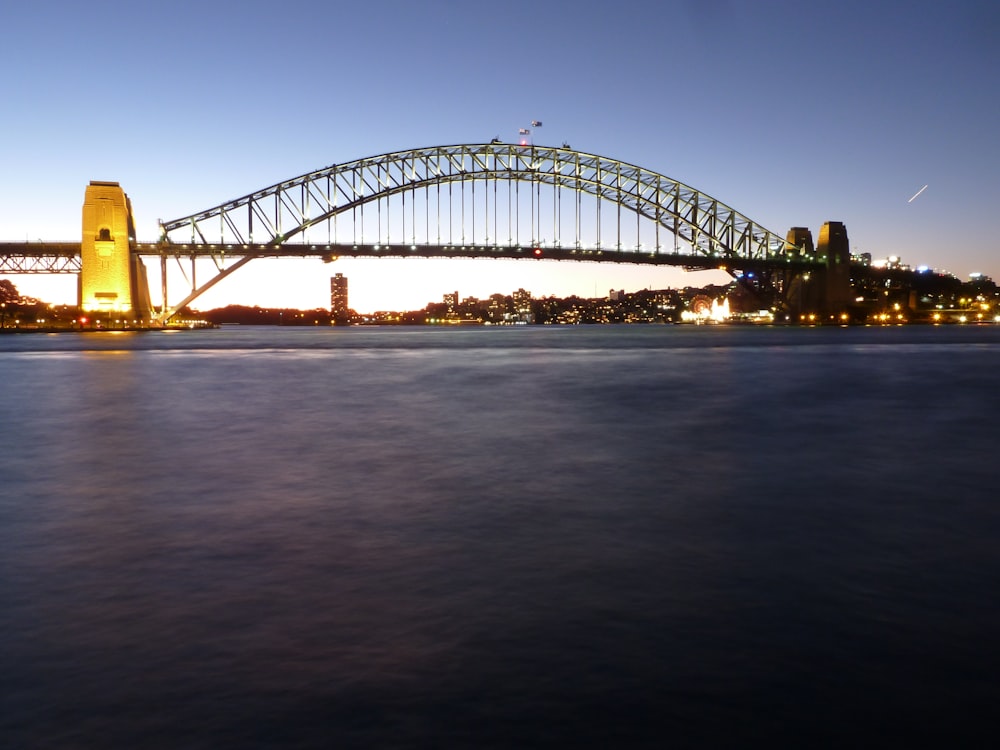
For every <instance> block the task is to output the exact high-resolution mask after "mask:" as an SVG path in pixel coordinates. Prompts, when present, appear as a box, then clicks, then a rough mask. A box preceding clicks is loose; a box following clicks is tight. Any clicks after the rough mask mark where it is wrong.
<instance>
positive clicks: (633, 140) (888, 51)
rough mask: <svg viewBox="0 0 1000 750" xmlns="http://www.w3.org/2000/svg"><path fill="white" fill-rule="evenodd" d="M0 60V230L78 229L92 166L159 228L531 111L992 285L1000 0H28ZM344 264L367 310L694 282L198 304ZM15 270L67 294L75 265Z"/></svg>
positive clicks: (312, 265)
mask: <svg viewBox="0 0 1000 750" xmlns="http://www.w3.org/2000/svg"><path fill="white" fill-rule="evenodd" d="M12 6H13V7H12ZM0 63H2V71H3V73H2V79H0V112H2V116H0V164H2V168H3V178H4V179H3V180H2V181H0V240H8V241H9V240H23V239H25V238H27V239H30V240H36V239H47V240H61V239H77V238H78V237H79V232H80V207H81V204H82V201H83V193H84V188H85V186H86V185H87V183H88V182H89V181H90V180H94V179H98V180H115V181H118V182H120V183H121V184H122V186H123V187H124V188H125V190H126V191H127V192H128V193H129V196H130V197H131V199H132V203H133V208H134V211H135V214H136V220H137V228H138V234H139V236H140V238H148V239H153V238H155V236H156V234H157V224H156V222H157V219H164V220H166V219H172V218H176V217H178V216H183V215H187V214H189V213H192V212H195V211H198V210H200V209H205V208H209V207H211V206H215V205H217V204H219V203H222V202H223V201H225V200H228V199H231V198H234V197H237V196H240V195H244V194H246V193H250V192H253V191H254V190H257V189H259V188H263V187H265V186H267V185H270V184H273V183H275V182H278V181H280V180H283V179H286V178H289V177H293V176H295V175H298V174H302V173H306V172H310V171H312V170H314V169H318V168H320V167H323V166H326V165H328V164H333V163H338V162H345V161H351V160H353V159H356V158H359V157H363V156H369V155H374V154H380V153H384V152H388V151H394V150H398V149H405V148H411V147H420V146H433V145H443V144H451V143H472V142H482V141H486V140H489V139H490V138H492V137H493V136H495V135H499V136H500V137H501V138H504V139H510V140H513V139H514V138H515V137H516V133H517V129H518V128H519V127H525V126H526V125H527V124H528V122H529V121H530V120H532V119H538V120H542V121H543V122H544V126H543V128H542V129H541V130H540V131H539V132H538V134H537V137H536V139H535V140H536V143H541V144H556V145H558V144H560V143H562V142H568V143H570V144H572V145H573V146H574V147H575V148H579V149H581V150H584V151H588V152H591V153H597V154H601V155H604V156H608V157H612V158H616V159H620V160H622V161H626V162H631V163H635V164H638V165H641V166H643V167H646V168H648V169H651V170H654V171H657V172H660V173H662V174H665V175H667V176H669V177H671V178H674V179H677V180H680V181H682V182H685V183H687V184H689V185H691V186H693V187H695V188H698V189H699V190H701V191H703V192H705V193H708V194H710V195H712V196H714V197H716V198H718V199H719V200H721V201H723V202H725V203H727V204H729V205H730V206H733V207H734V208H736V209H737V210H739V211H740V212H741V213H743V214H745V215H747V216H749V217H751V218H753V219H754V220H755V221H758V222H759V223H761V224H763V225H764V226H766V227H768V228H770V229H772V230H774V231H778V232H781V233H784V232H785V231H787V229H788V228H789V227H791V226H808V227H810V228H811V229H812V230H813V233H814V235H817V234H818V231H819V227H820V226H821V225H822V223H823V222H824V221H828V220H834V221H842V222H844V223H845V224H846V225H847V230H848V233H849V237H850V241H851V245H852V248H854V249H856V250H857V251H867V252H871V253H872V254H873V255H874V256H876V257H886V256H889V255H899V256H902V257H903V259H904V260H905V261H907V262H910V263H912V264H913V265H918V264H927V265H929V266H932V267H935V268H939V269H945V270H948V271H951V272H952V273H955V274H956V275H959V276H962V277H965V276H967V275H968V274H969V273H970V272H973V271H979V272H984V273H987V274H989V275H991V276H993V277H994V278H995V279H1000V246H998V245H1000V243H998V240H997V232H996V230H995V228H994V213H995V211H996V204H997V198H998V197H1000V189H998V187H997V184H998V183H997V180H998V175H1000V145H998V142H997V137H998V134H1000V94H998V92H1000V6H998V5H997V4H996V3H990V2H974V1H972V0H957V1H956V2H952V3H949V4H945V3H941V2H926V1H925V0H914V1H912V2H895V1H890V2H877V3H873V2H856V1H855V0H846V1H841V2H836V3H832V2H831V3H827V2H787V1H785V0H773V1H769V0H758V1H757V2H737V1H736V0H663V1H661V2H644V1H636V0H632V1H630V0H620V1H619V2H614V3H609V2H600V3H598V2H590V1H589V0H584V1H582V2H575V3H568V2H546V0H535V1H534V2H521V1H520V0H509V1H507V2H502V3H468V2H443V1H442V0H428V1H427V2H421V3H416V2H398V1H397V0H383V1H382V2H379V3H357V2H351V3H347V2H343V3H341V2H317V1H315V0H286V1H285V2H282V3H274V2H260V1H259V0H244V1H243V2H239V3H235V2H213V1H212V0H202V1H201V2H188V1H187V0H179V1H177V2H172V3H148V4H146V3H136V2H117V1H112V2H102V1H101V0H94V1H93V2H89V3H83V2H68V1H64V0H60V1H56V2H46V0H38V1H37V2H34V3H31V4H28V3H16V4H8V5H6V6H5V7H4V9H3V10H2V11H0ZM925 184H926V185H928V188H927V190H925V191H924V193H923V194H922V195H921V196H920V197H919V198H917V199H916V200H914V201H913V202H912V203H908V202H907V201H908V199H909V198H910V196H912V195H913V194H914V193H915V192H916V191H917V190H919V189H920V188H921V187H922V186H923V185H925ZM153 265H156V264H153ZM157 270H158V269H155V268H151V271H153V272H155V271H157ZM335 271H340V272H342V273H345V274H346V275H347V276H348V277H349V278H350V283H351V302H352V306H354V307H356V308H357V309H359V310H361V311H371V310H375V309H386V308H412V307H422V306H423V304H425V303H426V302H427V301H432V300H438V299H440V297H441V295H442V294H443V293H444V292H447V291H451V290H454V289H458V290H459V292H460V293H461V294H462V296H466V295H475V296H486V295H488V294H490V293H491V292H504V293H508V292H510V291H512V290H513V289H516V288H517V287H524V288H527V289H529V290H530V291H532V292H533V293H535V294H536V295H545V294H560V295H563V294H570V293H577V294H583V295H587V296H591V295H593V294H595V293H597V294H606V293H607V290H608V289H610V288H616V289H617V288H626V289H630V290H631V289H638V288H644V287H654V288H659V287H664V286H683V285H686V284H692V283H693V284H697V283H701V281H702V279H703V276H702V275H684V274H682V273H681V272H680V271H678V270H676V269H649V268H641V267H635V268H633V267H628V266H614V265H610V264H601V265H597V264H595V265H585V266H582V265H572V264H567V263H554V262H551V263H549V262H543V263H536V262H530V263H528V262H513V261H511V262H501V261H439V262H432V261H419V260H407V261H386V260H349V259H343V260H340V261H338V262H337V263H336V264H333V265H324V264H322V263H321V262H319V261H293V260H282V261H254V262H253V263H250V264H249V265H247V266H246V267H245V268H243V269H241V270H239V271H237V272H236V273H235V274H233V275H232V276H231V277H230V278H228V279H226V280H225V281H223V282H222V283H220V284H219V285H218V286H217V287H216V288H215V289H213V290H212V291H211V292H210V293H209V294H207V295H205V296H204V297H202V298H201V299H200V300H199V301H198V302H197V303H196V304H195V306H196V307H201V308H203V309H204V308H208V307H215V306H218V305H224V304H229V303H242V304H260V305H273V306H276V305H280V306H290V307H317V306H320V307H325V306H326V305H327V304H328V302H329V281H328V280H329V276H330V275H331V274H332V273H333V272H335ZM10 278H11V279H12V280H13V281H14V283H15V284H17V286H18V287H19V288H20V289H21V290H22V291H24V292H27V293H29V294H37V295H38V296H41V297H43V298H45V299H48V300H50V301H56V302H74V301H75V282H74V281H73V280H72V279H71V278H69V277H32V276H15V277H10ZM154 278H155V273H154ZM709 280H710V279H709ZM180 283H181V282H180V280H179V279H178V280H174V279H173V277H172V278H171V297H176V296H180V294H181V292H182V291H183V289H181V287H180V286H179V284H180ZM152 285H153V287H154V290H153V293H154V299H157V298H158V290H159V287H158V282H156V281H153V284H152Z"/></svg>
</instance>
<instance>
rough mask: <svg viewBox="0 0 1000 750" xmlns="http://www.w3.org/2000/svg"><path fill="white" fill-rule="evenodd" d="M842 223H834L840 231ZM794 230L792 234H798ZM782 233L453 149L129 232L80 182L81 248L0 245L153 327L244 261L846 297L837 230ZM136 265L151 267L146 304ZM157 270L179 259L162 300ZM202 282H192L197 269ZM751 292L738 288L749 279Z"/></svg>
mask: <svg viewBox="0 0 1000 750" xmlns="http://www.w3.org/2000/svg"><path fill="white" fill-rule="evenodd" d="M839 226H840V227H841V228H842V225H839ZM803 232H805V234H803ZM842 234H843V236H842V237H840V236H839V235H838V234H837V231H836V230H835V231H833V233H832V234H830V235H829V236H827V227H826V226H825V227H824V232H823V233H821V236H820V242H819V244H818V246H817V247H816V248H815V249H813V247H812V241H811V236H809V235H808V232H807V231H806V230H802V229H800V228H795V229H793V230H792V231H791V232H789V233H788V234H787V235H786V236H781V235H779V234H778V233H776V232H774V231H771V230H769V229H766V228H765V227H763V226H761V225H760V224H758V223H757V222H755V221H753V220H752V219H750V218H748V217H747V216H745V215H743V214H741V213H740V212H738V211H737V210H735V209H734V208H732V207H730V206H727V205H726V204H724V203H722V202H721V201H719V200H717V199H716V198H713V197H711V196H709V195H706V194H704V193H702V192H701V191H699V190H697V189H695V188H693V187H691V186H689V185H686V184H684V183H682V182H679V181H677V180H675V179H672V178H670V177H667V176H665V175H662V174H659V173H657V172H655V171H652V170H649V169H644V168H642V167H639V166H636V165H633V164H628V163H625V162H622V161H618V160H615V159H611V158H608V157H604V156H598V155H595V154H588V153H584V152H581V151H576V150H573V149H571V148H569V147H568V146H562V147H547V146H536V145H522V144H512V143H503V142H500V141H497V140H494V141H493V142H491V143H483V144H460V145H453V146H434V147H429V148H420V149H411V150H406V151H396V152H392V153H386V154H382V155H378V156H373V157H367V158H364V159H358V160H355V161H351V162H345V163H342V164H334V165H331V166H328V167H324V168H322V169H319V170H316V171H314V172H310V173H308V174H304V175H300V176H298V177H294V178H292V179H289V180H285V181H283V182H279V183H277V184H275V185H271V186H270V187H266V188H264V189H262V190H258V191H256V192H253V193H249V194H247V195H244V196H242V197H240V198H236V199H233V200H229V201H226V202H224V203H220V204H219V205H217V206H214V207H212V208H208V209H205V210H202V211H198V212H197V213H193V214H190V215H188V216H183V217H180V218H177V219H172V220H170V221H161V222H160V237H158V238H157V239H155V240H152V241H139V240H137V239H136V237H135V231H134V226H133V220H132V209H131V204H130V202H129V200H128V198H127V196H125V194H124V192H123V191H122V190H121V188H120V187H119V186H118V185H117V183H101V182H92V183H91V185H90V186H88V188H87V197H86V198H85V201H84V210H83V235H82V241H81V242H80V243H47V242H37V243H27V242H24V243H0V273H78V274H80V275H81V299H80V305H81V307H83V308H84V309H90V310H95V311H101V310H107V311H109V312H110V311H112V310H114V311H120V310H129V311H132V312H133V313H134V314H135V315H136V316H137V317H139V318H150V319H154V318H155V319H156V320H158V321H159V322H165V321H167V320H168V319H169V318H170V317H171V316H172V315H173V314H175V312H176V311H177V310H178V309H180V308H182V307H184V306H185V305H188V304H190V303H191V302H192V301H193V300H195V299H196V298H197V297H198V296H199V295H201V294H202V293H204V292H205V291H207V290H208V289H210V288H211V287H213V286H214V285H215V284H217V283H219V282H220V281H222V280H223V279H225V278H226V277H227V276H229V275H230V274H232V273H234V272H235V271H237V270H238V269H239V268H241V267H242V266H244V265H245V264H246V263H248V262H250V261H252V260H253V259H255V258H282V257H319V258H323V259H326V260H335V259H336V258H339V257H396V258H398V257H421V258H436V257H451V258H472V257H475V258H482V257H489V258H521V259H548V260H561V261H592V262H604V263H636V264H652V265H673V266H680V267H684V268H687V269H712V268H716V269H723V270H726V271H728V272H730V273H731V274H733V275H734V276H737V277H738V278H741V279H744V280H746V279H749V278H752V279H753V282H752V283H753V286H754V287H755V289H756V291H757V292H759V293H761V294H764V295H768V296H770V297H771V298H773V299H777V300H778V301H779V303H782V302H784V301H787V298H788V295H789V293H791V291H792V290H793V288H794V287H795V283H794V281H795V279H797V278H802V277H804V278H808V277H809V274H810V273H816V274H821V275H822V274H826V281H825V282H824V285H823V287H824V292H823V294H821V296H822V297H823V298H824V299H823V300H822V302H824V303H825V304H826V305H827V306H828V307H830V306H833V305H838V304H844V303H846V301H847V300H848V299H849V298H850V280H849V271H848V265H849V257H850V256H849V252H848V250H847V248H848V245H847V238H846V232H842ZM143 257H147V258H149V257H152V258H158V259H159V261H160V264H161V279H162V290H161V292H162V305H161V306H160V312H159V315H156V314H155V309H154V308H153V306H152V305H151V304H150V301H149V292H148V285H147V282H146V275H145V266H144V264H143V262H142V260H141V259H142V258H143ZM169 262H177V263H179V264H187V263H190V275H188V274H187V272H186V271H185V276H187V277H188V280H189V282H190V289H189V290H186V292H187V293H186V296H184V297H183V299H181V300H179V301H177V302H176V303H173V304H170V303H168V290H167V286H166V280H167V266H168V263H169ZM206 265H207V266H208V268H209V269H210V271H209V277H208V278H207V279H206V280H204V281H202V282H201V283H198V276H199V274H198V273H197V271H198V269H199V268H200V269H202V275H204V268H205V267H206ZM747 283H749V282H747Z"/></svg>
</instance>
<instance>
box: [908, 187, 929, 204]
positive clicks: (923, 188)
mask: <svg viewBox="0 0 1000 750" xmlns="http://www.w3.org/2000/svg"><path fill="white" fill-rule="evenodd" d="M926 189H927V186H926V185H924V186H923V187H922V188H920V190H918V191H917V192H916V193H914V194H913V197H912V198H910V200H908V201H906V202H907V203H913V201H914V200H916V198H917V196H918V195H920V194H921V193H922V192H924V191H925V190H926Z"/></svg>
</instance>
